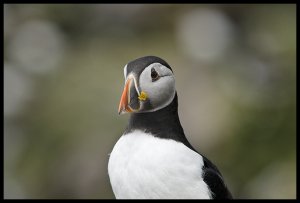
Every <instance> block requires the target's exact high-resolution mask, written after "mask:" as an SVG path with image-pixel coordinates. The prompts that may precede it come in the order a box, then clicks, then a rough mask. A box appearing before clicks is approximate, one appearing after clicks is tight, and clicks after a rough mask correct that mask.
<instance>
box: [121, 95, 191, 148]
mask: <svg viewBox="0 0 300 203" xmlns="http://www.w3.org/2000/svg"><path fill="white" fill-rule="evenodd" d="M137 129H138V130H142V131H145V132H149V133H151V134H153V135H154V136H156V137H159V138H164V139H173V140H175V141H178V142H182V143H183V144H185V145H186V146H187V147H189V148H191V149H193V147H192V146H191V144H190V143H189V142H188V140H187V139H186V137H185V135H184V131H183V129H182V126H181V124H180V120H179V116H178V98H177V93H176V94H175V97H174V99H173V101H172V102H171V103H170V104H169V105H168V106H166V107H165V108H162V109H160V110H158V111H155V112H147V113H133V114H131V116H130V119H129V124H128V126H127V129H126V131H125V134H127V133H129V132H131V131H132V130H137ZM193 150H194V149H193Z"/></svg>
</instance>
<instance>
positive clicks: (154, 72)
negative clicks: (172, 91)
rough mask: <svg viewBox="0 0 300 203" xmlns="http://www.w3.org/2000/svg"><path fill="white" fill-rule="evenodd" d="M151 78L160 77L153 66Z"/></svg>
mask: <svg viewBox="0 0 300 203" xmlns="http://www.w3.org/2000/svg"><path fill="white" fill-rule="evenodd" d="M151 78H152V82H154V81H156V80H158V79H159V78H160V77H159V75H158V72H157V71H156V70H155V69H154V68H152V69H151Z"/></svg>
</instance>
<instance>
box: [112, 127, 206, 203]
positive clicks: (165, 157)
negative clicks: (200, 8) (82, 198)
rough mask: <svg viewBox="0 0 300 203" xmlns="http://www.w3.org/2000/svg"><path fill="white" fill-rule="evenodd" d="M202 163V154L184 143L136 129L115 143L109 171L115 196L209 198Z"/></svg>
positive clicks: (119, 197) (120, 197)
mask: <svg viewBox="0 0 300 203" xmlns="http://www.w3.org/2000/svg"><path fill="white" fill-rule="evenodd" d="M202 166H203V159H202V156H201V155H200V154H198V153H196V152H194V151H193V150H191V149H189V148H188V147H186V146H185V145H184V144H182V143H180V142H176V141H174V140H170V139H161V138H157V137H154V136H152V135H150V134H148V133H145V132H142V131H140V130H136V131H133V132H131V133H129V134H126V135H123V136H122V137H121V138H120V139H119V140H118V142H117V143H116V145H115V146H114V148H113V151H112V152H111V154H110V157H109V163H108V173H109V178H110V182H111V185H112V189H113V191H114V194H115V196H116V198H118V199H127V198H135V199H144V198H146V199H162V198H164V199H166V198H167V199H177V198H184V199H188V198H195V199H209V198H211V192H210V191H209V188H208V186H207V184H206V183H205V182H204V181H203V179H202Z"/></svg>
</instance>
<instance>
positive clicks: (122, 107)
mask: <svg viewBox="0 0 300 203" xmlns="http://www.w3.org/2000/svg"><path fill="white" fill-rule="evenodd" d="M131 83H132V79H128V80H127V81H126V84H125V87H124V90H123V93H122V96H121V100H120V104H119V110H118V113H119V115H120V114H123V113H125V112H132V110H131V109H130V108H129V106H128V104H129V99H130V97H129V96H130V95H129V89H130V85H131Z"/></svg>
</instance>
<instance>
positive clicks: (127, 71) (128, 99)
mask: <svg viewBox="0 0 300 203" xmlns="http://www.w3.org/2000/svg"><path fill="white" fill-rule="evenodd" d="M124 77H125V86H124V90H123V93H122V96H121V101H120V105H119V114H123V113H145V112H153V111H157V110H159V109H162V108H164V107H166V106H167V105H168V104H170V103H171V102H172V100H173V99H174V96H175V93H176V90H175V78H174V74H173V71H172V69H171V67H170V66H169V64H168V63H167V62H165V61H164V60H163V59H161V58H159V57H156V56H145V57H142V58H138V59H136V60H133V61H131V62H129V63H128V64H126V65H125V67H124Z"/></svg>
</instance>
